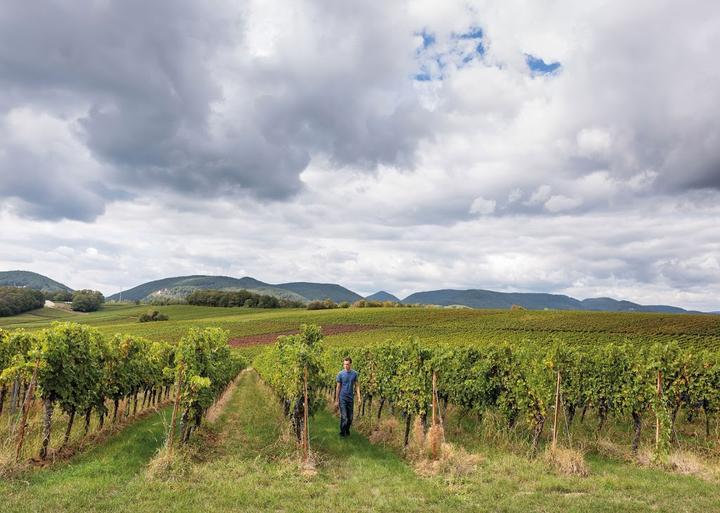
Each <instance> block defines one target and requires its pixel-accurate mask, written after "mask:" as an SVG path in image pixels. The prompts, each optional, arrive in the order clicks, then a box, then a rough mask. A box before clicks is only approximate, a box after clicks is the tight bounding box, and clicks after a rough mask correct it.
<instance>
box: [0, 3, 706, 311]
mask: <svg viewBox="0 0 720 513" xmlns="http://www.w3.org/2000/svg"><path fill="white" fill-rule="evenodd" d="M718 49H720V3H718V2H716V1H714V0H707V1H696V0H688V1H685V2H675V1H669V0H633V1H632V2H628V1H626V0H622V1H619V0H618V1H615V0H587V1H584V2H577V1H569V0H568V1H565V0H551V1H549V2H530V1H519V0H503V1H490V0H488V1H458V2H456V1H453V0H445V1H443V2H437V1H423V0H415V1H409V2H404V1H402V0H398V1H394V2H387V1H386V0H365V1H364V2H344V1H337V0H315V1H312V0H293V1H287V0H285V1H278V0H250V1H246V2H242V1H240V2H238V1H209V2H208V1H204V2H200V1H190V0H157V1H153V2H144V1H139V0H123V1H120V0H116V1H112V0H91V1H83V2H73V1H64V2H61V1H57V0H55V1H48V0H37V1H34V2H27V1H22V0H4V1H3V2H2V6H1V7H0V270H14V269H23V270H31V271H35V272H38V273H41V274H45V275H47V276H49V277H51V278H53V279H55V280H58V281H60V282H63V283H65V284H67V285H68V286H70V287H72V288H93V289H98V290H101V291H102V292H104V293H105V294H108V295H109V294H112V293H115V292H117V291H119V290H121V289H128V288H130V287H133V286H136V285H139V284H141V283H143V282H146V281H149V280H153V279H160V278H164V277H169V276H181V275H189V274H213V275H227V276H235V277H242V276H252V277H254V278H257V279H259V280H262V281H265V282H268V283H281V282H288V281H317V282H329V283H339V284H341V285H343V286H346V287H348V288H350V289H352V290H355V291H357V292H359V293H361V294H370V293H373V292H375V291H378V290H386V291H388V292H391V293H393V294H395V295H397V296H399V297H401V298H402V297H405V296H407V295H409V294H410V293H412V292H416V291H421V290H434V289H441V288H457V289H467V288H484V289H491V290H498V291H519V292H550V293H558V294H568V295H571V296H573V297H576V298H579V299H583V298H587V297H600V296H609V297H614V298H617V299H627V300H631V301H635V302H639V303H643V304H672V305H676V306H681V307H685V308H690V309H699V310H720V123H719V119H720V116H719V114H720V65H719V64H718V62H720V60H719V59H718V57H717V52H718Z"/></svg>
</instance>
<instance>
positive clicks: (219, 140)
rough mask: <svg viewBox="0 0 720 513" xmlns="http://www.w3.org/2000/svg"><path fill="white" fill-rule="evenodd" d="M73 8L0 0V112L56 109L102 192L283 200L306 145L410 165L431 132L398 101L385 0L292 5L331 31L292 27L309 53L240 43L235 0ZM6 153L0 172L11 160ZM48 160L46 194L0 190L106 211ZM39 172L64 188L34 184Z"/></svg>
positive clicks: (31, 209) (352, 158)
mask: <svg viewBox="0 0 720 513" xmlns="http://www.w3.org/2000/svg"><path fill="white" fill-rule="evenodd" d="M78 7H79V6H78V5H77V4H74V3H72V2H67V3H63V2H50V1H45V2H32V3H27V2H20V1H10V2H6V3H5V4H4V5H3V8H2V10H1V11H0V85H1V86H2V93H0V114H3V113H8V112H11V111H12V110H13V109H17V108H21V107H27V106H30V107H33V108H35V109H36V110H40V111H42V112H49V113H51V114H52V115H53V116H56V117H60V118H62V119H64V120H65V121H66V123H67V124H68V129H69V130H71V131H72V132H73V134H74V135H75V136H76V137H77V138H78V139H79V141H80V142H81V143H82V144H84V145H85V147H86V148H87V149H88V150H89V151H90V152H91V155H92V156H93V158H94V159H95V160H96V161H97V162H98V163H100V164H102V165H103V168H102V169H103V173H102V176H98V177H97V182H104V181H106V182H109V183H110V186H109V189H113V188H115V187H122V188H125V189H128V190H139V191H146V190H148V189H152V188H158V187H159V188H163V189H167V190H176V191H179V192H181V193H185V194H192V195H198V196H205V197H212V196H216V195H223V194H227V195H230V194H236V193H238V192H249V193H251V194H253V195H255V196H257V197H260V198H266V199H285V198H288V197H289V196H291V195H293V194H294V193H296V192H297V191H298V190H299V189H300V188H301V182H300V179H299V174H300V173H301V172H302V171H303V170H304V169H305V168H306V166H307V165H308V163H309V162H310V159H311V156H312V155H313V154H316V153H323V154H326V155H328V156H329V158H330V159H331V160H332V161H333V162H336V163H337V165H339V166H345V165H357V166H360V167H365V168H368V169H373V168H374V167H375V166H377V165H378V164H390V165H392V164H399V165H410V164H411V163H412V161H413V155H414V152H415V147H416V144H417V141H418V139H419V138H421V137H422V136H424V135H425V134H427V132H428V130H429V128H428V123H427V119H426V115H425V111H424V110H422V109H420V108H419V105H418V104H417V101H415V100H413V99H410V100H397V99H395V98H393V97H394V96H395V95H396V94H398V93H399V91H398V87H397V86H398V83H404V82H406V79H407V74H406V73H405V72H406V70H405V69H404V68H403V67H402V66H396V62H395V59H396V58H397V57H398V51H399V52H404V51H405V48H404V47H403V46H402V45H403V44H404V43H403V41H407V40H410V39H411V38H409V37H408V36H409V35H410V34H411V33H410V32H409V31H408V33H407V34H405V33H401V34H398V35H391V36H390V37H388V34H394V32H393V31H392V30H390V29H391V28H392V23H393V17H392V16H385V17H383V16H382V15H381V14H382V12H381V10H380V7H381V4H380V3H376V4H370V5H368V6H366V7H365V8H363V9H362V12H361V13H359V15H355V14H353V13H350V12H346V11H345V10H344V9H342V8H337V7H336V6H333V5H331V4H327V5H313V4H312V3H311V4H308V5H306V6H304V7H302V8H301V10H302V12H304V13H307V15H308V17H312V16H318V17H322V18H324V19H325V21H326V22H327V25H324V26H318V27H316V28H313V29H312V30H311V32H310V33H309V34H299V35H300V36H303V37H305V38H306V40H307V45H308V46H309V48H296V47H295V46H294V45H293V44H292V43H293V41H292V39H293V38H286V39H285V40H283V41H280V43H279V44H278V45H277V49H276V51H275V55H274V57H273V58H272V59H256V58H255V57H254V56H252V55H250V54H249V52H248V49H247V47H245V46H243V34H244V32H245V28H246V27H245V26H244V23H245V21H246V20H245V19H244V17H243V16H241V15H240V14H239V13H238V12H236V11H235V10H234V6H233V5H232V3H228V4H224V3H223V2H218V3H216V4H214V5H212V6H209V5H207V4H204V3H201V2H193V1H189V0H188V1H157V2H150V3H147V2H141V1H137V0H132V1H122V2H92V3H89V4H83V5H82V8H78ZM384 19H385V20H387V21H383V20H384ZM371 22H372V23H371ZM373 27H374V28H373ZM343 40H345V41H344V44H343V45H342V46H340V45H336V44H335V43H336V42H338V41H341V42H343ZM383 52H386V53H383ZM408 53H409V52H408ZM405 87H407V85H405ZM1 144H2V143H0V145H1ZM0 147H1V146H0ZM29 151H32V148H29ZM11 158H12V156H6V157H5V158H4V160H3V164H2V165H3V167H2V169H0V172H2V173H3V174H11V173H14V172H15V171H14V170H15V169H17V168H18V165H19V164H16V163H15V162H13V161H12V160H11ZM49 160H50V161H51V160H52V159H49ZM50 166H51V162H46V163H43V162H37V165H35V166H33V167H31V168H29V169H26V170H25V173H27V174H26V177H27V178H30V177H32V178H33V179H34V180H35V181H36V183H37V184H38V185H37V187H38V189H41V190H39V191H32V192H29V191H27V190H26V189H25V188H22V187H12V188H11V187H8V186H3V187H2V188H1V189H0V195H1V196H4V197H13V196H14V197H19V198H20V199H21V200H22V201H21V204H22V206H21V207H18V211H19V212H21V213H24V214H27V215H31V216H34V217H44V218H48V219H55V218H59V217H68V218H73V219H80V220H91V219H93V218H94V217H95V216H97V215H98V214H100V213H102V211H103V203H104V201H105V200H109V199H110V198H109V197H107V196H106V195H105V191H103V190H102V189H101V188H98V187H96V186H94V185H92V184H90V183H89V182H85V184H82V183H78V181H77V180H76V179H75V177H76V170H74V169H72V168H68V169H58V170H56V171H48V167H50ZM55 167H57V166H55ZM48 174H50V175H52V177H53V179H54V181H55V182H61V181H68V182H75V185H74V186H73V187H74V188H70V189H71V190H68V189H69V186H66V187H65V188H64V190H63V188H60V190H58V189H57V188H53V187H50V185H47V186H46V185H43V180H42V177H43V176H46V175H48ZM53 191H56V192H58V193H59V194H58V196H59V197H58V198H53V195H54V194H55V192H53Z"/></svg>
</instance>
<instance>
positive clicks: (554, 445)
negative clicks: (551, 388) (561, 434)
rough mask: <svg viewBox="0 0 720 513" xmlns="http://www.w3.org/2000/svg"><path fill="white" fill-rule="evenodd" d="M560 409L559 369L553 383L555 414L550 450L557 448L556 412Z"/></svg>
mask: <svg viewBox="0 0 720 513" xmlns="http://www.w3.org/2000/svg"><path fill="white" fill-rule="evenodd" d="M559 411H560V371H557V383H556V384H555V415H554V417H553V435H552V450H553V452H555V449H557V427H558V413H559Z"/></svg>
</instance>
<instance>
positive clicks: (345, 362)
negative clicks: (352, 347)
mask: <svg viewBox="0 0 720 513" xmlns="http://www.w3.org/2000/svg"><path fill="white" fill-rule="evenodd" d="M351 366H352V358H350V357H349V356H348V357H347V358H345V359H344V360H343V369H345V370H346V371H349V370H350V367H351Z"/></svg>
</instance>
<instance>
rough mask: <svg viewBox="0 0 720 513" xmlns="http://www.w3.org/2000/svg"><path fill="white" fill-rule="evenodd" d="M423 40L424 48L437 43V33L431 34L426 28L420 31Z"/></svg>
mask: <svg viewBox="0 0 720 513" xmlns="http://www.w3.org/2000/svg"><path fill="white" fill-rule="evenodd" d="M420 35H421V36H422V40H423V48H427V47H429V46H432V45H433V44H435V34H430V33H428V32H427V31H426V30H423V31H422V32H420Z"/></svg>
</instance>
